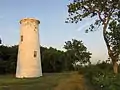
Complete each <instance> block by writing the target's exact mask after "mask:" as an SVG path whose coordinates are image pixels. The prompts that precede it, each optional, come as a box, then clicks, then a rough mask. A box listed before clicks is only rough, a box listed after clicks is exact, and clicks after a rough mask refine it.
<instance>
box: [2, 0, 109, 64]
mask: <svg viewBox="0 0 120 90" xmlns="http://www.w3.org/2000/svg"><path fill="white" fill-rule="evenodd" d="M69 2H70V1H69V0H0V37H1V38H2V41H3V44H5V45H16V44H18V43H19V38H20V35H19V33H20V24H19V21H20V20H21V19H22V18H26V17H32V18H36V19H38V20H40V25H39V34H40V44H41V45H42V46H46V47H50V46H51V47H54V48H57V49H60V50H63V46H64V43H65V41H68V40H72V39H77V40H82V41H83V43H84V45H85V46H86V47H87V48H88V51H90V52H92V59H91V60H92V62H97V60H106V59H107V57H108V56H107V49H106V46H105V43H104V40H103V36H102V28H99V30H97V31H95V32H90V33H85V29H86V28H87V27H89V24H90V23H91V22H93V21H94V19H91V18H87V19H85V20H83V21H82V22H80V23H78V24H70V23H69V24H66V23H65V20H66V18H67V17H68V13H67V5H68V4H69Z"/></svg>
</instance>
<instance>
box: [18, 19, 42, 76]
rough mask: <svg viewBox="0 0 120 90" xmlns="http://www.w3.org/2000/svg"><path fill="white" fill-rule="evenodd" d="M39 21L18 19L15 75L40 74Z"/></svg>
mask: <svg viewBox="0 0 120 90" xmlns="http://www.w3.org/2000/svg"><path fill="white" fill-rule="evenodd" d="M39 24H40V21H39V20H37V19H34V18H24V19H22V20H20V41H19V47H18V57H17V67H16V77H17V78H34V77H40V76H42V68H41V55H40V43H39Z"/></svg>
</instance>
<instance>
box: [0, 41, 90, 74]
mask: <svg viewBox="0 0 120 90" xmlns="http://www.w3.org/2000/svg"><path fill="white" fill-rule="evenodd" d="M64 48H65V49H66V51H61V50H57V49H56V48H53V47H49V48H47V47H42V46H40V52H41V62H42V71H43V72H62V71H71V70H75V69H76V67H77V66H78V64H76V63H77V62H79V65H83V64H88V63H89V64H90V58H91V56H90V55H91V53H89V52H88V51H87V48H86V47H85V46H84V45H83V43H82V41H78V40H75V39H72V41H67V42H65V45H64ZM17 54H18V45H14V46H4V45H1V46H0V74H14V73H15V72H16V63H17Z"/></svg>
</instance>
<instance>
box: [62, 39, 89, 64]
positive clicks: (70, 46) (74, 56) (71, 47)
mask: <svg viewBox="0 0 120 90" xmlns="http://www.w3.org/2000/svg"><path fill="white" fill-rule="evenodd" d="M64 48H65V49H66V50H67V51H66V53H67V56H68V57H69V60H68V62H69V64H70V63H71V64H72V65H73V64H74V65H75V64H76V63H78V62H79V63H80V65H82V64H86V63H90V58H91V56H90V55H91V53H90V52H88V51H87V48H86V47H85V46H84V45H83V43H82V41H78V40H76V39H72V41H67V42H65V45H64Z"/></svg>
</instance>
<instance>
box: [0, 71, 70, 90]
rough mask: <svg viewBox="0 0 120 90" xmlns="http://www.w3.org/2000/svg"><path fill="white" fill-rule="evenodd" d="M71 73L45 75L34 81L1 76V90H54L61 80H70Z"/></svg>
mask: <svg viewBox="0 0 120 90" xmlns="http://www.w3.org/2000/svg"><path fill="white" fill-rule="evenodd" d="M69 76H70V73H54V74H44V75H43V76H42V77H39V78H34V79H17V78H15V77H14V76H10V75H5V76H0V90H53V88H54V87H56V86H57V85H58V83H59V82H60V80H62V79H65V78H68V77H69Z"/></svg>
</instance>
